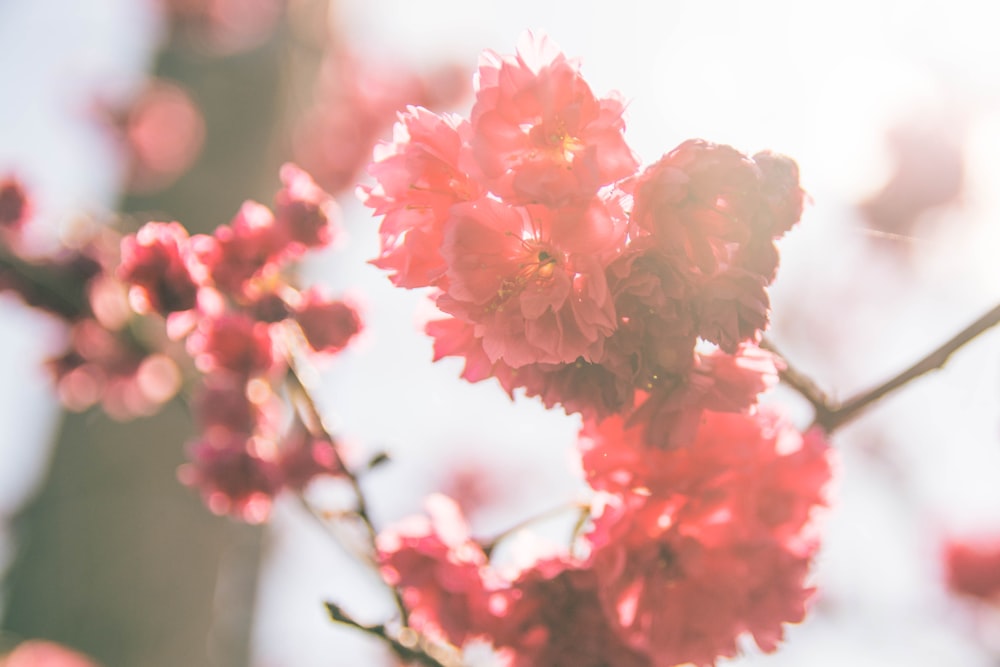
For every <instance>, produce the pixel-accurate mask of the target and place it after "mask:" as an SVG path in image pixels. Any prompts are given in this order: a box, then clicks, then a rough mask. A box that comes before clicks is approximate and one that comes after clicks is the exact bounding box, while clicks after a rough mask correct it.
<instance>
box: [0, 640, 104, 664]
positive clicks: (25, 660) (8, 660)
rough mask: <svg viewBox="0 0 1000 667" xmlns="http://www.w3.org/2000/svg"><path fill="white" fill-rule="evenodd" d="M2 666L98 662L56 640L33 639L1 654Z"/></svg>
mask: <svg viewBox="0 0 1000 667" xmlns="http://www.w3.org/2000/svg"><path fill="white" fill-rule="evenodd" d="M0 667H97V663H96V662H93V661H92V660H90V659H89V658H87V657H85V656H84V655H83V654H81V653H77V652H76V651H72V650H70V649H68V648H66V647H65V646H61V645H59V644H56V643H55V642H48V641H44V640H41V639H32V640H29V641H26V642H22V643H21V644H18V646H17V648H15V649H14V651H13V652H12V653H10V654H9V655H7V656H0Z"/></svg>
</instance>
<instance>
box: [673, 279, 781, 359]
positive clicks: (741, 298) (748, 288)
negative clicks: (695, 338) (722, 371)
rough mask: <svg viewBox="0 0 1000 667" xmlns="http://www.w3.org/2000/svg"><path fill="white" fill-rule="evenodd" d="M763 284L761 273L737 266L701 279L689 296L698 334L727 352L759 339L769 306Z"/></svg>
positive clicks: (766, 319)
mask: <svg viewBox="0 0 1000 667" xmlns="http://www.w3.org/2000/svg"><path fill="white" fill-rule="evenodd" d="M766 286H767V285H766V282H765V278H764V277H762V276H760V275H758V274H756V273H752V272H750V271H745V270H742V269H737V268H732V269H729V270H727V271H723V272H721V273H718V274H716V275H714V276H712V277H711V278H709V279H707V280H705V281H704V282H703V283H702V284H701V285H699V287H698V289H697V294H696V295H694V298H693V299H692V305H693V309H694V317H695V320H696V322H697V327H698V335H699V336H701V337H702V338H704V339H705V340H707V341H709V342H712V343H715V344H716V345H718V346H719V347H720V348H722V349H723V350H724V351H726V352H729V353H732V352H735V351H736V348H737V347H738V346H739V345H740V344H742V343H746V342H752V343H757V342H759V340H760V336H761V333H762V332H763V331H764V329H766V328H767V322H768V315H769V310H770V299H769V298H768V296H767V291H766V289H765V288H766Z"/></svg>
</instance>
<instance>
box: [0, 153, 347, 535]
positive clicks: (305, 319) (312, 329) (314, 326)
mask: <svg viewBox="0 0 1000 667" xmlns="http://www.w3.org/2000/svg"><path fill="white" fill-rule="evenodd" d="M281 179H282V181H283V187H282V189H281V190H280V191H279V192H278V193H277V195H276V196H275V201H274V207H273V210H272V209H270V208H268V207H266V206H263V205H261V204H258V203H256V202H250V201H248V202H246V203H245V204H244V205H243V206H242V207H241V209H240V211H239V212H238V213H237V214H236V216H235V217H234V218H233V220H232V221H231V222H230V223H229V224H227V225H221V226H219V227H218V228H217V229H216V230H215V231H214V233H212V234H210V235H206V234H200V235H195V236H189V234H188V232H187V230H186V229H185V228H184V227H183V226H182V225H181V224H180V223H178V222H150V223H147V224H145V225H144V226H142V227H141V228H140V229H139V230H138V231H137V232H136V233H134V234H129V235H127V236H125V237H120V236H118V235H116V234H114V233H113V232H111V231H109V230H102V231H101V232H99V233H96V234H95V235H94V236H93V237H92V238H90V239H89V240H87V241H86V242H85V243H81V244H80V246H79V247H78V248H74V249H72V250H67V251H66V252H65V253H64V254H63V255H59V256H56V257H50V258H34V257H29V256H27V255H26V254H25V253H24V252H23V251H22V250H21V245H22V244H21V243H20V233H21V230H22V226H23V224H24V222H25V218H26V217H27V212H28V211H30V204H29V200H28V198H27V196H26V195H25V194H24V191H23V188H22V187H21V186H20V185H19V183H18V182H17V181H15V180H13V179H10V180H9V181H6V182H5V183H4V184H3V188H2V189H0V195H2V197H3V198H4V202H5V203H6V204H7V205H6V206H5V207H4V209H3V210H4V212H5V215H6V218H5V220H7V222H6V223H5V228H4V230H3V231H4V232H5V233H4V234H3V235H2V237H0V240H2V241H4V243H3V244H2V245H0V289H4V290H10V291H13V292H15V293H17V294H18V295H19V296H20V297H21V298H22V299H23V300H24V301H25V302H26V303H27V304H28V305H31V306H34V307H36V308H40V309H42V310H45V311H47V312H49V313H51V314H53V315H54V316H56V317H57V318H59V319H60V320H61V321H63V322H64V323H65V324H66V326H67V329H68V336H67V339H68V345H67V348H66V350H65V351H64V352H63V353H62V354H61V355H59V356H58V357H56V358H55V359H53V360H51V361H50V362H49V367H50V369H51V370H52V371H53V373H54V375H55V377H56V381H57V391H58V393H59V396H60V398H61V399H62V401H63V403H64V405H66V407H68V408H70V409H73V410H85V409H87V408H89V407H91V406H93V405H97V404H99V405H100V406H101V407H102V408H103V410H104V411H105V412H106V413H108V414H109V415H110V416H111V417H113V418H116V419H129V418H132V417H136V416H141V415H149V414H152V413H154V412H156V411H158V410H159V409H160V408H161V407H162V405H163V404H164V403H165V402H166V401H168V400H170V399H171V398H173V397H174V396H176V395H177V394H178V392H179V391H181V390H182V388H184V385H185V380H187V383H186V384H187V385H188V387H187V389H188V390H189V392H190V394H191V396H190V403H191V406H192V412H193V414H194V415H195V419H196V422H197V427H198V434H199V435H198V437H197V439H195V440H194V441H193V442H192V443H191V444H190V456H191V459H192V460H191V462H190V463H188V464H186V465H185V466H184V467H183V468H182V469H181V471H180V476H181V478H182V480H183V481H185V482H187V483H189V484H192V485H195V486H197V487H199V488H200V489H201V490H202V492H203V495H204V497H205V500H206V502H207V504H208V505H209V507H210V508H211V509H212V510H213V511H216V512H218V513H230V514H233V515H236V516H238V517H240V518H242V519H244V520H248V521H261V520H263V519H265V518H266V517H267V514H268V510H269V509H270V505H271V499H272V498H273V496H274V495H275V494H276V493H278V492H279V491H280V490H282V489H285V488H288V489H293V490H301V489H303V488H304V487H305V486H306V485H307V484H308V483H309V482H310V481H311V480H312V479H313V478H314V477H316V476H318V475H339V474H340V473H341V472H342V462H341V460H340V456H339V453H338V452H337V450H336V449H335V447H334V443H333V439H332V437H331V436H330V435H329V434H328V433H326V432H325V430H323V428H322V426H321V425H317V424H307V422H306V420H303V419H301V418H299V416H298V415H297V413H296V414H295V415H293V416H291V417H290V416H289V414H288V413H289V412H290V410H291V408H292V406H291V405H290V404H289V402H288V400H287V396H284V395H283V393H282V390H281V387H282V385H283V384H284V382H285V379H286V376H287V374H288V372H289V368H290V366H291V365H293V364H294V363H295V361H296V359H303V358H304V357H306V356H309V355H316V354H324V355H329V354H334V353H337V352H339V351H341V350H342V349H344V347H345V346H347V344H348V343H349V342H350V341H351V339H352V338H354V336H355V335H356V334H358V332H359V331H360V330H361V320H360V317H359V315H358V313H357V311H356V310H355V308H354V307H353V306H351V305H350V304H348V303H347V302H345V301H343V300H340V299H333V298H329V297H327V296H325V295H324V294H323V293H322V292H321V291H319V290H317V289H315V288H312V289H307V290H299V289H296V288H295V287H294V286H293V285H292V283H291V282H290V280H289V279H288V277H287V276H286V275H285V274H286V273H287V268H288V266H289V265H290V263H291V262H293V261H295V260H297V259H299V258H300V257H302V255H303V254H304V253H305V252H306V251H308V250H310V249H314V248H320V247H323V246H325V245H327V244H329V242H330V241H331V240H332V238H333V235H334V228H333V225H334V220H335V218H336V216H337V215H338V209H337V206H336V204H335V202H334V201H333V199H331V198H330V196H329V195H327V194H326V193H325V192H324V191H323V190H321V189H320V188H319V187H318V186H317V185H316V184H315V183H314V182H313V180H312V179H311V178H310V176H309V175H308V174H306V173H305V172H304V171H302V170H301V169H299V168H298V167H295V166H294V165H291V164H288V165H285V166H284V167H283V168H282V170H281Z"/></svg>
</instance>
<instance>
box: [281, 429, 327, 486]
mask: <svg viewBox="0 0 1000 667" xmlns="http://www.w3.org/2000/svg"><path fill="white" fill-rule="evenodd" d="M336 446H337V445H336V444H335V443H333V442H330V441H329V440H324V439H321V438H315V437H313V436H312V435H310V434H309V432H308V431H307V430H306V429H305V428H304V427H302V426H301V425H297V426H295V427H293V428H292V429H291V430H290V431H289V432H288V433H287V434H286V435H285V438H284V440H283V441H282V443H281V450H280V452H279V453H278V458H277V464H278V468H279V470H280V471H281V478H282V482H283V484H284V486H285V487H286V488H288V489H291V490H293V491H302V490H303V489H305V488H306V487H307V486H308V485H309V483H310V482H311V481H312V480H314V479H315V478H317V477H323V476H338V475H342V474H343V473H344V468H343V466H342V465H341V461H340V457H339V456H338V455H337V451H336V450H335V449H334V448H335V447H336Z"/></svg>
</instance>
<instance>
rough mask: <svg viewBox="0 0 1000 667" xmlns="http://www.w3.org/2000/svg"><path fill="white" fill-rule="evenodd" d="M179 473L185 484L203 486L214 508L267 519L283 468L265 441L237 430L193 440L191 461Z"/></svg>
mask: <svg viewBox="0 0 1000 667" xmlns="http://www.w3.org/2000/svg"><path fill="white" fill-rule="evenodd" d="M177 474H178V477H179V478H180V480H181V482H183V483H184V484H187V485H188V486H195V487H197V488H198V489H200V491H201V494H202V497H203V498H204V500H205V504H206V505H207V506H208V508H209V509H210V510H212V512H214V513H216V514H231V515H233V516H235V517H238V518H240V519H242V520H243V521H246V522H247V523H261V522H263V521H265V520H267V518H268V516H269V515H270V511H271V504H272V502H273V499H274V496H275V494H277V493H278V491H280V490H281V471H280V469H279V467H278V465H277V464H276V463H275V461H274V458H273V455H272V452H271V451H270V449H269V448H268V447H267V445H266V443H264V442H262V441H260V440H258V439H255V438H252V437H251V438H248V437H246V436H242V435H240V434H238V433H232V434H227V435H225V436H224V437H221V438H209V439H204V440H200V441H197V442H195V443H193V444H192V445H191V448H190V462H189V463H186V464H184V465H183V466H181V468H180V469H179V470H178V471H177Z"/></svg>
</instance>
